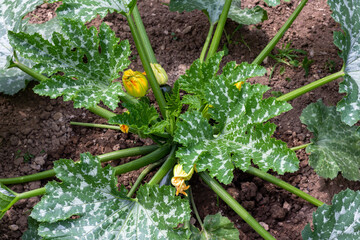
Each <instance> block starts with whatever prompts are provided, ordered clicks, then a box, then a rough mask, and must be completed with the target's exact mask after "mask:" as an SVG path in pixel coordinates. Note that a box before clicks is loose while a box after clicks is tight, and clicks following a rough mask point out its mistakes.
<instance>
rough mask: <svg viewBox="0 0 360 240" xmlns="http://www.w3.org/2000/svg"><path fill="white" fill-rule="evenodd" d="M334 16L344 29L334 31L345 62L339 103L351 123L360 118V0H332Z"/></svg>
mask: <svg viewBox="0 0 360 240" xmlns="http://www.w3.org/2000/svg"><path fill="white" fill-rule="evenodd" d="M328 4H329V6H330V8H331V10H332V11H333V14H332V17H333V18H334V19H335V21H337V22H338V23H340V24H341V27H342V29H343V31H344V32H343V33H342V32H335V33H334V43H335V45H336V46H337V47H338V48H339V49H340V50H341V51H342V52H341V54H340V56H341V57H342V59H343V60H344V63H345V69H344V71H345V77H344V81H343V82H341V83H340V88H339V92H340V93H346V96H345V97H344V98H343V99H342V100H341V101H340V102H339V103H338V105H337V110H338V111H339V112H340V113H341V119H342V121H343V122H345V123H346V124H348V125H350V126H351V125H354V124H355V123H356V122H358V121H359V120H360V12H359V11H357V9H359V8H360V2H359V1H356V0H329V1H328Z"/></svg>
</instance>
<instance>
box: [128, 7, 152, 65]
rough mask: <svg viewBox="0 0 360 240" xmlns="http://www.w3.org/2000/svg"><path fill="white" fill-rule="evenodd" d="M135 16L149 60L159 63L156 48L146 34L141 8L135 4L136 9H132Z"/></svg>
mask: <svg viewBox="0 0 360 240" xmlns="http://www.w3.org/2000/svg"><path fill="white" fill-rule="evenodd" d="M132 14H133V17H134V21H135V25H136V27H137V30H138V32H139V36H140V38H141V40H142V42H143V44H144V50H145V54H146V57H147V59H148V60H149V62H150V63H157V60H156V57H155V53H154V50H153V48H152V46H151V43H150V40H149V37H148V35H147V34H146V30H145V27H144V24H143V22H142V20H141V16H140V13H139V9H138V7H137V5H135V7H134V10H133V11H132Z"/></svg>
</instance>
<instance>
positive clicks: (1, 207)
mask: <svg viewBox="0 0 360 240" xmlns="http://www.w3.org/2000/svg"><path fill="white" fill-rule="evenodd" d="M15 198H16V193H15V192H13V191H11V190H10V189H9V188H7V187H6V186H5V185H4V184H2V183H0V219H1V218H2V217H3V216H4V215H5V213H6V211H7V210H9V209H10V208H11V206H12V205H14V204H15V203H16V202H17V200H16V199H15Z"/></svg>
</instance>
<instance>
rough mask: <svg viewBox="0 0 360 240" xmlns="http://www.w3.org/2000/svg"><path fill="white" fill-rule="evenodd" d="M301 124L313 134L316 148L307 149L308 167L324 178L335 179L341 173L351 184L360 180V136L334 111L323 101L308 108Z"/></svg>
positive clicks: (359, 133) (313, 145) (311, 146)
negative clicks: (351, 181) (308, 154)
mask: <svg viewBox="0 0 360 240" xmlns="http://www.w3.org/2000/svg"><path fill="white" fill-rule="evenodd" d="M300 119H301V122H302V123H304V124H306V125H307V128H308V129H309V130H310V131H311V132H313V134H314V138H313V139H312V140H311V142H312V143H313V144H311V145H310V146H308V147H307V148H306V151H307V152H308V153H311V154H310V156H309V164H310V166H312V167H313V168H314V169H315V171H316V172H317V174H319V175H320V176H322V177H324V178H331V179H332V178H335V177H336V176H337V175H338V173H339V172H341V173H342V175H343V176H344V177H345V178H347V179H349V180H360V170H359V169H360V132H358V131H357V128H358V127H357V126H353V127H350V126H348V125H347V124H345V123H343V122H342V121H341V116H340V113H339V112H337V111H336V109H335V107H327V106H325V105H324V104H323V103H322V101H321V100H319V101H318V102H317V103H312V104H310V105H309V106H307V107H306V108H305V109H304V111H303V113H302V114H301V116H300Z"/></svg>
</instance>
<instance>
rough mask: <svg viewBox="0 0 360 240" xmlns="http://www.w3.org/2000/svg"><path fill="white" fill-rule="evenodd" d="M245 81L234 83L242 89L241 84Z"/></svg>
mask: <svg viewBox="0 0 360 240" xmlns="http://www.w3.org/2000/svg"><path fill="white" fill-rule="evenodd" d="M244 83H245V82H244V81H240V82H237V83H235V84H234V85H235V87H236V88H237V89H239V90H240V89H241V85H243V84H244Z"/></svg>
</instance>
